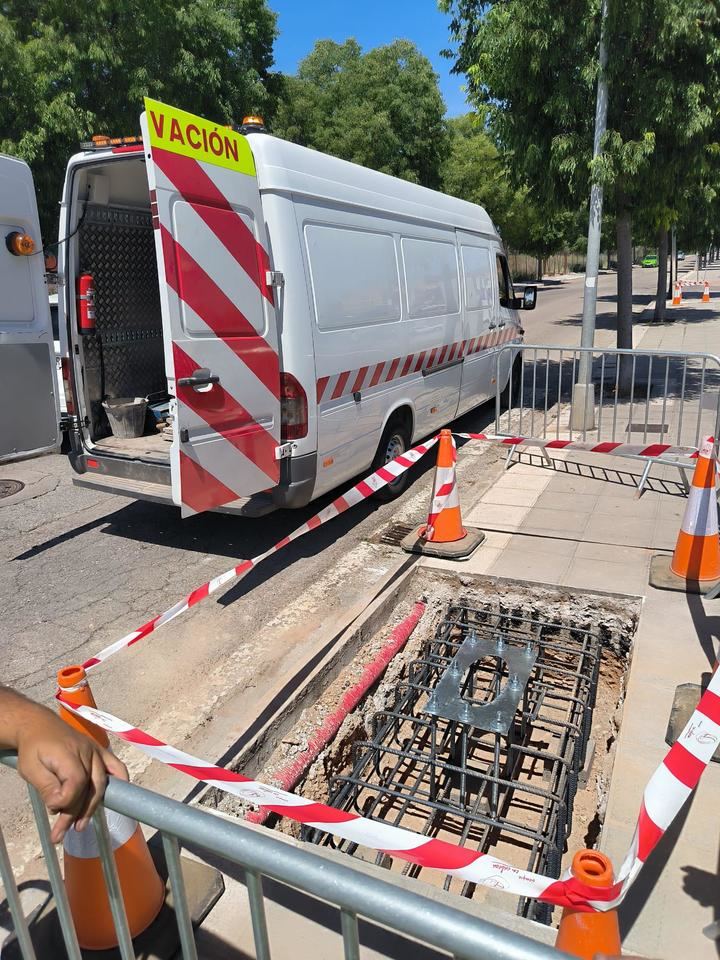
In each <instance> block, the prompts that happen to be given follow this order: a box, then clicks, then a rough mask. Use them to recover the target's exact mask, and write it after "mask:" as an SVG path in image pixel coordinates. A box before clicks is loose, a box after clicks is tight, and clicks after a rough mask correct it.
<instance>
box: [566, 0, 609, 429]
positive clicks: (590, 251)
mask: <svg viewBox="0 0 720 960" xmlns="http://www.w3.org/2000/svg"><path fill="white" fill-rule="evenodd" d="M607 10H608V0H603V3H602V11H601V14H600V51H599V67H600V70H599V73H598V85H597V99H596V101H595V139H594V142H593V160H597V158H598V157H600V156H602V152H603V150H602V140H603V137H604V136H605V131H606V129H607V107H608V84H607V65H608V51H607V45H606V36H605V33H606V25H607ZM602 209H603V188H602V184H601V183H597V182H596V181H595V180H593V183H592V187H591V190H590V222H589V225H588V242H587V259H586V263H585V292H584V297H583V317H582V333H581V336H580V346H581V347H592V346H594V344H595V315H596V313H597V281H598V272H599V265H600V233H601V230H602ZM572 406H573V416H572V420H573V422H572V423H571V424H570V426H571V428H572V429H573V430H583V431H584V430H592V429H593V427H594V426H595V387H594V386H593V382H592V353H591V352H590V351H588V352H587V353H585V352H583V353H581V354H580V363H579V366H578V378H577V383H576V384H575V386H574V387H573V405H572Z"/></svg>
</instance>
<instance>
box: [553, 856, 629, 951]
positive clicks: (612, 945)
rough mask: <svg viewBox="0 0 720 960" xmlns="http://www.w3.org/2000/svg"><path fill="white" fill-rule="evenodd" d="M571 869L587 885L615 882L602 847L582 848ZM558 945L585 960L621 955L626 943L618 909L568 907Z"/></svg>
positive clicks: (605, 885)
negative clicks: (599, 848) (591, 909)
mask: <svg viewBox="0 0 720 960" xmlns="http://www.w3.org/2000/svg"><path fill="white" fill-rule="evenodd" d="M570 871H571V873H572V875H573V876H574V877H575V879H576V880H579V881H580V882H581V883H583V884H585V886H587V887H595V888H597V889H600V888H603V887H604V888H607V887H610V886H612V883H613V868H612V863H610V860H609V859H608V858H607V857H606V856H605V854H604V853H600V852H599V851H598V850H579V851H578V852H577V853H576V854H575V856H574V857H573V861H572V865H571V867H570ZM555 946H556V948H557V949H558V950H564V951H565V953H569V954H571V956H573V957H582V958H583V960H593V957H594V956H595V954H597V953H603V954H606V955H607V956H608V957H619V956H620V950H621V948H622V944H621V941H620V927H619V925H618V917H617V911H616V910H604V911H597V912H593V913H588V912H586V911H582V910H576V909H574V908H573V907H565V908H564V909H563V912H562V917H561V918H560V926H559V927H558V933H557V940H556V941H555Z"/></svg>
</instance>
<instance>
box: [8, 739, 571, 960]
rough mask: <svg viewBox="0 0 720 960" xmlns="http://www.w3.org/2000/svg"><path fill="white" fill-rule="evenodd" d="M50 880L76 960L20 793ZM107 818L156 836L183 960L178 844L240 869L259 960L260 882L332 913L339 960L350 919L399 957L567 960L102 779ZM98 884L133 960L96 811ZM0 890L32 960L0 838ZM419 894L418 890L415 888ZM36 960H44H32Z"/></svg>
mask: <svg viewBox="0 0 720 960" xmlns="http://www.w3.org/2000/svg"><path fill="white" fill-rule="evenodd" d="M0 762H1V763H4V764H5V765H7V766H12V767H14V766H16V757H15V755H14V754H11V753H7V752H5V753H3V752H0ZM28 790H29V794H30V802H31V804H32V809H33V814H34V816H35V822H36V824H37V828H38V834H39V838H40V843H41V846H42V851H43V855H44V858H45V863H46V868H47V872H48V878H49V880H50V885H51V887H52V891H53V894H54V897H55V903H56V907H57V911H58V917H59V920H60V925H61V929H62V935H63V939H64V942H65V949H66V952H67V956H68V960H81V954H80V948H79V947H78V943H77V937H76V935H75V929H74V927H73V923H72V918H71V914H70V909H69V906H68V901H67V896H66V894H65V887H64V884H63V880H62V875H61V872H60V866H59V863H58V858H57V854H56V853H55V849H54V847H53V844H52V841H51V840H50V825H49V822H48V817H47V813H46V812H45V808H44V806H43V803H42V801H41V799H40V796H39V794H38V793H37V791H36V790H34V789H33V788H32V787H28ZM104 804H105V806H107V807H108V809H110V810H115V811H117V812H118V813H122V814H125V815H126V816H128V817H132V818H134V819H135V820H138V821H140V822H141V823H143V824H146V825H148V826H150V827H154V828H155V829H157V830H158V831H159V832H160V836H161V838H162V844H163V851H164V854H165V858H166V863H167V868H168V879H169V881H170V887H171V891H172V895H173V902H174V910H175V917H176V921H177V926H178V934H179V939H180V945H181V955H182V957H183V960H197V956H198V954H197V950H196V946H195V937H194V933H193V928H192V923H191V920H190V915H189V910H188V905H187V898H186V895H185V890H184V883H183V878H182V872H181V868H180V856H179V852H180V842H182V843H184V844H186V845H189V846H191V847H192V848H193V849H194V850H196V849H201V850H203V851H206V852H208V853H211V854H213V855H215V856H216V857H219V858H222V859H224V860H226V861H231V862H232V863H234V864H238V865H239V866H240V867H241V868H242V869H243V870H244V874H245V884H246V889H247V894H248V903H249V908H250V915H251V920H252V931H253V938H254V944H255V956H256V958H257V960H270V957H271V947H270V941H271V933H272V931H271V930H269V929H268V922H267V916H266V911H265V898H264V895H263V886H262V878H263V877H268V878H272V879H273V880H276V881H279V882H280V883H281V884H286V885H287V886H289V887H292V888H293V889H295V890H300V891H303V892H305V893H308V894H310V895H311V896H313V897H317V898H319V899H320V900H323V901H325V902H327V903H329V904H332V905H334V906H336V907H337V908H338V910H339V911H340V931H341V936H342V944H343V956H344V958H345V960H359V957H360V935H359V927H358V918H363V919H365V920H369V921H373V922H375V923H377V924H380V925H382V926H383V927H385V928H388V929H389V930H390V931H394V932H398V933H401V934H404V935H406V936H408V937H410V938H412V940H413V941H415V942H414V943H408V942H405V945H404V947H403V948H402V951H403V953H402V955H407V954H406V953H405V951H407V950H412V949H415V950H416V949H417V945H418V941H420V942H421V943H422V944H425V945H428V946H431V947H435V948H438V949H439V950H442V951H445V952H447V953H448V954H450V955H452V956H453V957H455V958H457V960H557V958H558V957H561V956H565V954H561V953H559V952H558V951H556V950H554V949H553V948H552V947H549V946H547V945H546V944H543V943H538V942H537V941H535V940H531V939H529V938H527V937H524V936H522V935H521V934H518V933H515V932H513V931H510V930H506V929H504V928H502V927H499V926H497V925H495V924H492V923H489V922H488V921H486V920H482V919H481V918H480V917H475V916H472V915H471V914H469V913H467V912H465V911H463V910H457V909H455V908H453V907H451V906H448V905H446V904H443V903H439V902H437V901H436V900H433V899H431V898H430V897H426V896H424V895H423V894H422V893H421V892H414V891H411V890H408V889H406V888H405V887H403V886H400V885H398V884H395V883H390V882H387V881H385V880H381V879H379V878H377V877H373V876H371V875H369V874H367V873H365V872H362V871H360V870H357V869H354V868H353V866H352V865H346V863H344V862H342V863H341V862H340V858H339V857H338V859H337V861H335V860H333V859H330V858H328V857H327V856H322V855H319V854H318V853H316V852H314V851H313V850H312V849H303V848H299V847H296V846H293V845H291V844H288V843H286V842H284V841H283V840H280V839H278V838H277V837H274V836H273V835H272V833H271V832H270V831H266V830H262V831H260V830H257V829H252V828H250V827H248V826H246V825H244V824H243V823H241V822H237V823H232V822H230V821H226V820H221V819H219V818H218V817H215V816H213V815H212V814H209V813H206V812H204V811H202V810H199V809H197V808H195V807H189V806H186V805H185V804H182V803H178V802H177V801H175V800H171V799H169V798H167V797H163V796H160V795H159V794H156V793H153V792H151V791H149V790H145V789H144V788H142V787H137V786H133V785H132V784H129V783H124V782H123V781H121V780H116V779H115V778H110V783H109V785H108V788H107V791H106V794H105V799H104ZM93 824H94V827H95V830H96V834H97V838H98V847H99V850H100V857H101V861H102V867H103V874H104V876H105V882H106V885H107V889H108V892H109V900H110V906H111V910H112V914H113V920H114V923H115V929H116V931H117V933H118V942H119V952H120V956H121V957H122V960H134V958H135V952H134V950H133V945H132V940H131V939H130V933H129V931H128V926H127V919H126V916H125V909H124V906H123V901H122V897H121V895H120V892H119V891H120V888H119V882H118V877H117V871H116V869H115V860H114V858H113V856H112V853H111V845H110V838H109V836H108V832H107V825H106V823H105V817H104V815H103V813H102V808H100V809H99V810H98V811H97V812H96V813H95V815H94V817H93ZM0 880H1V881H2V884H3V886H4V887H5V895H6V898H7V901H8V906H9V908H10V913H11V916H12V920H13V924H14V927H15V931H16V936H17V940H18V944H19V947H20V951H21V954H22V957H23V960H36V954H35V951H34V948H33V945H32V942H31V937H30V931H29V928H28V924H27V921H26V920H25V917H24V915H23V911H22V906H21V903H20V898H19V893H18V889H17V886H16V884H15V881H14V878H13V872H12V866H11V864H10V860H9V856H8V852H7V847H6V845H5V842H4V840H3V837H2V832H0ZM418 888H419V890H420V889H421V887H420V885H418ZM40 960H44V958H42V957H41V958H40Z"/></svg>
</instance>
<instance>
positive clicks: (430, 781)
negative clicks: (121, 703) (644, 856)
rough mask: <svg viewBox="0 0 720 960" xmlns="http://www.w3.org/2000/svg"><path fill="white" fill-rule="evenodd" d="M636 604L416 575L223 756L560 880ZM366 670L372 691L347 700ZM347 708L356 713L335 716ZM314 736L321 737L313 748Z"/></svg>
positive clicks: (580, 840) (423, 875) (595, 791)
mask: <svg viewBox="0 0 720 960" xmlns="http://www.w3.org/2000/svg"><path fill="white" fill-rule="evenodd" d="M419 600H422V601H424V603H425V610H424V613H423V616H422V618H421V619H420V620H419V621H418V622H417V625H416V626H414V629H412V632H410V633H409V638H408V639H407V642H404V637H403V640H402V642H397V638H398V636H399V634H400V633H403V629H404V628H403V625H404V626H405V627H406V626H407V623H408V622H411V621H412V620H413V618H412V615H413V612H414V613H415V614H417V610H418V608H417V602H418V601H419ZM638 616H639V601H637V600H636V599H634V598H629V597H618V596H608V595H600V594H591V593H578V592H570V591H566V590H563V589H560V588H558V589H553V588H545V587H539V586H537V585H534V584H532V585H531V584H524V583H521V582H516V581H498V580H494V579H493V580H491V579H489V578H482V577H473V576H462V575H454V574H445V573H438V572H437V571H431V570H428V569H418V570H415V571H414V572H413V573H412V575H410V576H408V577H407V578H406V579H405V581H404V584H403V588H402V589H401V590H397V589H396V590H395V591H394V592H393V594H392V595H391V596H390V597H389V599H388V601H387V603H386V605H385V607H383V606H382V605H381V606H380V607H379V610H378V613H377V615H376V617H375V620H374V622H373V625H372V627H373V629H372V632H371V634H368V632H367V631H365V632H364V633H363V631H360V636H358V637H357V638H355V639H354V640H353V638H352V637H351V638H350V639H349V641H348V643H347V644H346V645H345V648H344V656H342V657H339V658H338V662H337V663H336V664H335V665H334V668H333V667H331V668H329V669H328V670H326V671H325V672H324V673H323V674H322V675H321V676H320V677H318V679H317V681H316V682H315V684H314V685H313V686H312V688H311V689H308V691H307V696H306V698H305V703H306V704H307V705H306V706H303V704H302V701H300V702H298V703H296V704H295V706H294V708H292V709H290V710H288V711H287V715H285V716H284V717H282V718H280V719H279V721H278V722H277V723H274V724H273V727H272V730H271V731H268V734H267V735H266V736H265V737H263V738H260V739H259V740H258V741H257V742H255V743H254V744H253V745H252V749H250V750H246V751H245V752H244V753H243V754H241V755H239V756H238V757H237V758H236V760H235V762H234V763H233V764H232V767H233V768H234V769H238V770H242V772H244V773H245V774H251V775H253V776H256V777H257V778H258V779H260V780H262V781H263V782H266V783H269V784H275V785H278V786H282V787H284V788H286V789H287V788H292V789H293V790H294V791H295V792H296V793H299V794H301V795H302V796H304V797H306V798H307V799H310V800H313V801H321V802H323V803H329V804H331V805H332V806H334V807H337V808H339V809H343V810H346V811H350V812H353V813H359V814H362V815H363V816H366V817H370V818H372V819H376V820H381V821H384V822H387V823H392V824H395V825H397V826H402V827H404V828H407V829H409V830H414V831H416V832H418V833H422V834H424V835H426V836H428V837H435V838H439V839H443V840H447V841H449V842H452V843H455V844H458V845H460V846H463V847H466V848H468V849H471V850H474V851H475V850H477V851H482V852H487V853H492V854H493V855H494V856H497V857H500V858H501V859H503V860H506V861H507V862H509V863H511V864H512V865H513V866H515V867H518V868H521V869H523V870H531V871H534V872H539V873H543V874H545V875H547V876H553V877H557V876H559V875H560V872H561V870H562V869H563V868H564V867H565V866H566V861H568V859H569V856H571V855H572V853H573V852H574V851H575V850H577V849H578V848H579V847H583V846H590V847H592V846H595V845H596V844H597V842H598V840H599V838H600V835H601V831H602V824H603V818H604V811H605V803H606V797H607V793H608V789H609V785H610V780H611V776H612V767H613V760H614V753H615V749H614V747H615V742H616V738H617V732H618V730H619V726H620V722H621V715H622V703H623V697H624V680H625V675H626V672H627V667H628V665H629V657H630V651H631V647H632V637H633V634H634V632H635V629H636V625H637V620H638ZM414 619H415V620H417V616H415V618H414ZM404 632H405V633H407V632H409V631H407V630H405V631H404ZM390 637H391V638H393V650H392V653H393V655H392V658H390V657H389V656H388V649H389V647H388V638H390ZM387 660H389V663H388V665H387V667H386V668H385V669H384V670H383V672H382V674H381V675H380V676H379V678H378V679H377V680H375V679H374V678H375V676H376V674H377V672H378V671H377V670H376V666H377V664H378V663H381V664H382V666H383V667H384V666H385V662H386V661H387ZM363 678H365V679H366V680H367V679H369V680H370V681H371V682H372V685H371V686H370V687H369V690H368V692H367V694H366V695H364V696H362V697H361V698H359V702H356V701H358V697H357V696H356V695H354V694H356V693H357V691H358V689H359V688H360V687H361V686H362V680H363ZM353 702H356V705H355V706H352V704H353ZM342 704H344V705H345V706H348V705H349V706H350V707H351V708H350V709H349V711H347V712H346V715H344V719H343V716H342V712H341V715H340V716H339V715H338V708H339V706H340V705H342ZM322 731H324V732H325V734H326V735H327V734H332V737H331V739H330V740H329V742H328V743H327V745H326V746H324V747H323V746H322V743H319V742H318V734H319V732H322ZM323 742H324V741H323ZM309 761H311V762H309ZM203 802H204V803H206V804H209V805H211V806H214V807H217V808H219V809H220V810H222V811H224V812H225V813H228V814H232V815H235V816H249V818H250V819H253V820H255V821H256V822H257V821H258V820H259V819H264V818H263V814H262V812H261V813H260V814H258V812H257V811H251V810H250V809H248V808H245V807H244V805H243V804H242V803H241V802H240V801H238V800H237V798H233V797H231V796H229V795H227V794H223V793H219V792H215V791H209V792H208V793H207V794H206V795H205V797H204V798H203ZM267 824H268V825H271V826H274V828H275V829H278V830H281V831H284V832H286V833H290V834H292V835H294V836H296V837H301V838H302V839H304V840H306V841H308V842H312V843H318V844H323V845H327V846H332V847H335V848H337V849H340V850H342V851H343V852H344V853H347V854H350V855H352V856H355V857H361V858H363V859H365V860H370V861H373V862H376V863H378V864H381V865H383V866H385V867H387V868H388V869H390V870H393V871H397V872H402V873H404V874H408V875H410V876H413V877H417V878H419V879H420V880H422V881H424V882H428V883H432V884H435V885H442V886H444V887H445V889H447V890H450V891H452V892H454V893H456V894H457V895H459V896H463V897H466V898H471V899H473V900H476V901H480V900H482V901H485V902H493V904H494V905H495V906H498V907H500V908H502V909H505V910H513V911H514V910H517V912H519V913H520V914H522V915H524V916H528V917H531V918H533V919H537V920H540V921H542V922H550V920H551V908H550V907H549V906H548V905H546V904H538V903H536V902H535V901H525V900H520V901H518V899H517V898H516V897H511V896H508V895H506V894H504V893H502V892H501V891H500V890H495V889H489V888H486V887H483V888H480V887H476V886H474V885H473V884H469V883H467V882H464V881H462V880H460V879H457V878H452V877H450V876H444V875H443V874H441V873H439V872H438V871H434V870H431V869H429V868H424V867H420V866H417V865H413V864H408V863H405V862H403V861H400V860H397V859H395V858H393V857H391V856H389V855H387V854H382V853H381V854H378V853H377V852H376V851H374V850H370V849H367V848H364V847H362V846H359V845H358V844H354V843H350V842H349V841H338V840H337V839H335V838H333V837H332V836H331V835H329V834H326V833H320V832H319V831H316V830H309V829H307V828H303V827H300V826H299V825H298V824H296V823H294V822H293V821H290V820H287V819H280V818H278V817H276V816H274V815H273V816H272V817H270V818H268V819H267Z"/></svg>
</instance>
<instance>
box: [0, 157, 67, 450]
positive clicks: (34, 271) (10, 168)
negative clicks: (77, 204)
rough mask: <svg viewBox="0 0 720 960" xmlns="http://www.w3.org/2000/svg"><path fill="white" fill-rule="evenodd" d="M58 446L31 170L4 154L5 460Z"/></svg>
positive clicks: (1, 417)
mask: <svg viewBox="0 0 720 960" xmlns="http://www.w3.org/2000/svg"><path fill="white" fill-rule="evenodd" d="M59 442H60V406H59V400H58V395H57V375H56V367H55V348H54V344H53V333H52V325H51V321H50V307H49V305H48V292H47V287H46V285H45V261H44V259H43V254H42V241H41V238H40V223H39V220H38V212H37V202H36V200H35V187H34V185H33V179H32V174H31V173H30V168H29V167H28V165H27V164H26V163H25V162H24V161H23V160H18V159H17V158H16V157H6V156H0V462H1V461H3V460H12V459H15V458H16V457H23V456H31V455H33V454H38V453H45V452H46V451H48V450H52V449H54V448H55V447H57V445H58V443H59Z"/></svg>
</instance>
